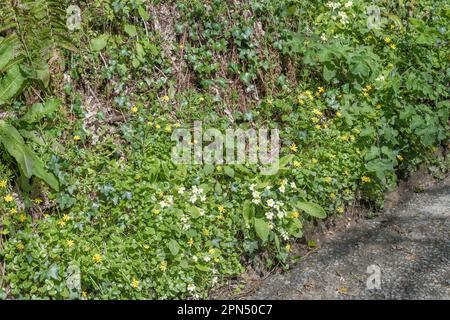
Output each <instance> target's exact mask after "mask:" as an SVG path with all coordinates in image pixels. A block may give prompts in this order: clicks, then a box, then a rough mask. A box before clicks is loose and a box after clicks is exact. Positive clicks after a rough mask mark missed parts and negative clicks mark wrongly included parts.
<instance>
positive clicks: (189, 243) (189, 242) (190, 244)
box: [187, 238, 194, 247]
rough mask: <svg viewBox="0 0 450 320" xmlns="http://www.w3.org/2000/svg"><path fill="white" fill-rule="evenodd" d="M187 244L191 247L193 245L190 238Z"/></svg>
mask: <svg viewBox="0 0 450 320" xmlns="http://www.w3.org/2000/svg"><path fill="white" fill-rule="evenodd" d="M187 244H188V245H189V247H191V246H192V245H193V244H194V240H193V239H192V238H191V239H189V240H188V242H187Z"/></svg>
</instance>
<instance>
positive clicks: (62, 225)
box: [58, 220, 66, 228]
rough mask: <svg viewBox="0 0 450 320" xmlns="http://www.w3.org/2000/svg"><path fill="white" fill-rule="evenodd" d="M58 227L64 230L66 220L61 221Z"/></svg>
mask: <svg viewBox="0 0 450 320" xmlns="http://www.w3.org/2000/svg"><path fill="white" fill-rule="evenodd" d="M58 225H59V226H60V227H61V228H62V227H64V226H65V225H66V222H65V221H64V220H59V221H58Z"/></svg>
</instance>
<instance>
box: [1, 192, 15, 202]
mask: <svg viewBox="0 0 450 320" xmlns="http://www.w3.org/2000/svg"><path fill="white" fill-rule="evenodd" d="M3 200H5V202H12V201H13V200H14V198H13V196H12V195H10V194H8V195H6V196H4V197H3Z"/></svg>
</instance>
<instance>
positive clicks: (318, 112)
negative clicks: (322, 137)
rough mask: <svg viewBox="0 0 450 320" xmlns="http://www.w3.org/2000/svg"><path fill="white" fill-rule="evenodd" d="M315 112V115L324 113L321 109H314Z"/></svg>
mask: <svg viewBox="0 0 450 320" xmlns="http://www.w3.org/2000/svg"><path fill="white" fill-rule="evenodd" d="M313 113H314V114H315V115H318V116H322V115H323V112H322V111H320V110H319V109H314V110H313Z"/></svg>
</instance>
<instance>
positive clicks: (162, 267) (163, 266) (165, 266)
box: [159, 261, 167, 271]
mask: <svg viewBox="0 0 450 320" xmlns="http://www.w3.org/2000/svg"><path fill="white" fill-rule="evenodd" d="M159 269H160V270H161V271H166V270H167V261H161V263H160V264H159Z"/></svg>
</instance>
